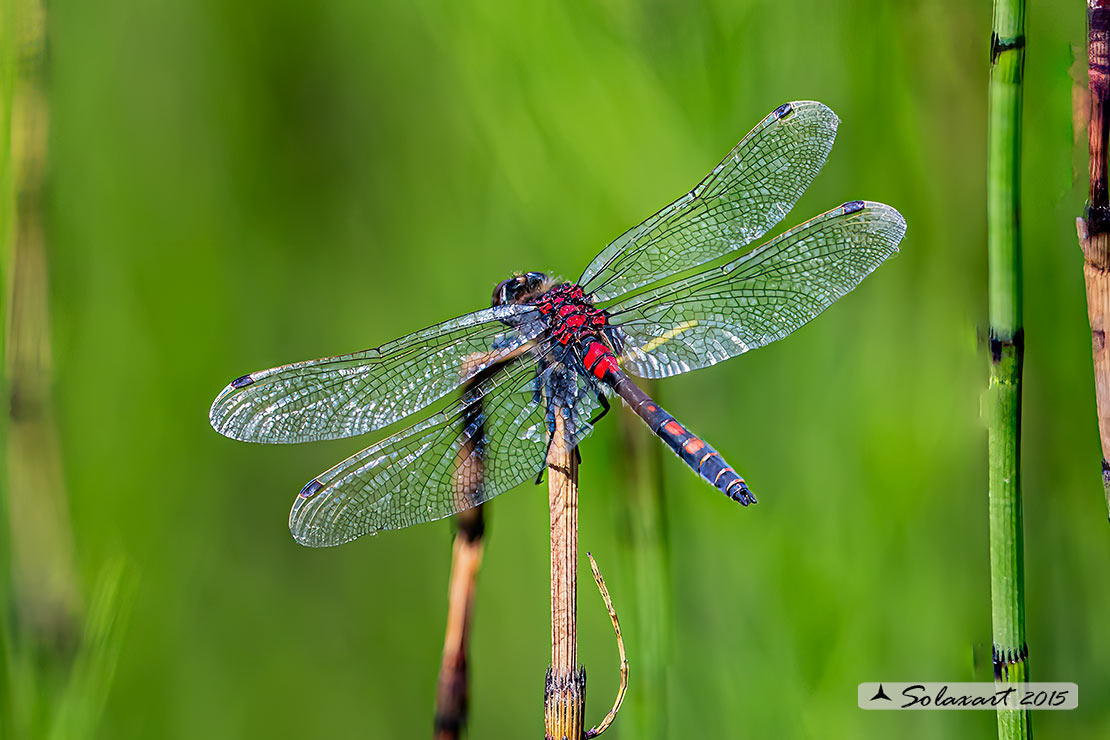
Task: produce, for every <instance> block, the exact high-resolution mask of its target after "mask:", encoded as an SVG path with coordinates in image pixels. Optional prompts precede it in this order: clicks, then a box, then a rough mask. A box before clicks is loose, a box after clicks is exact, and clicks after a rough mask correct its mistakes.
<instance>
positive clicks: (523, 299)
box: [493, 272, 553, 306]
mask: <svg viewBox="0 0 1110 740" xmlns="http://www.w3.org/2000/svg"><path fill="white" fill-rule="evenodd" d="M552 283H553V281H552V279H551V278H550V277H548V275H547V274H546V273H542V272H526V273H524V274H522V275H513V276H512V277H511V278H509V279H508V280H502V281H501V283H500V284H498V286H497V287H496V288H494V290H493V305H495V306H504V305H508V304H510V303H534V302H535V301H536V300H537V299H538V298H539V297H540V296H541V295H543V294H544V293H546V292H547V291H548V290H550V289H551V285H552Z"/></svg>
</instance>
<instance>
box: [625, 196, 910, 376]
mask: <svg viewBox="0 0 1110 740" xmlns="http://www.w3.org/2000/svg"><path fill="white" fill-rule="evenodd" d="M905 233H906V222H905V219H903V218H902V215H901V214H900V213H898V211H896V210H894V209H893V208H891V207H890V206H887V205H883V204H882V203H870V202H866V201H853V202H851V203H845V204H844V205H842V206H840V207H839V208H835V209H833V210H831V211H828V212H827V213H823V214H821V215H820V216H817V217H816V218H814V219H811V220H810V221H807V222H806V223H804V224H802V225H801V226H798V227H796V228H794V229H791V230H790V231H787V232H786V233H784V234H782V235H781V236H779V237H778V238H776V239H774V240H772V241H770V242H768V243H766V244H764V245H762V246H760V247H758V248H757V249H754V250H752V251H751V252H749V253H748V254H746V255H744V256H742V257H740V258H738V259H736V260H734V261H732V262H730V263H727V264H725V265H723V266H721V267H719V268H716V267H715V268H711V269H709V270H706V271H705V272H702V273H699V274H697V275H693V276H691V277H688V278H684V279H681V280H677V281H675V282H673V283H671V284H669V285H665V286H662V287H659V288H656V289H654V290H649V291H646V292H644V293H641V294H639V295H637V296H635V297H632V298H629V299H627V300H625V301H623V302H620V303H618V304H616V305H614V306H612V307H611V308H610V320H611V322H612V323H613V324H614V325H615V326H617V327H618V328H619V332H620V333H621V334H622V339H623V341H624V352H623V354H622V356H621V358H620V362H621V366H622V367H623V368H624V369H625V370H627V371H628V372H631V373H633V374H634V375H639V376H640V377H644V378H663V377H667V376H670V375H677V374H679V373H684V372H687V371H689V370H694V369H697V368H701V367H707V366H709V365H712V364H714V363H717V362H720V361H721V360H724V359H727V358H729V357H734V356H736V355H738V354H741V353H743V352H747V351H748V350H750V349H755V348H756V347H762V346H763V345H765V344H769V343H771V342H773V341H775V340H776V339H782V338H783V337H785V336H786V335H787V334H789V333H790V332H792V331H794V330H795V329H797V328H799V327H800V326H802V325H804V324H806V323H807V322H809V321H810V320H811V319H813V318H814V317H816V316H817V315H818V314H819V313H821V312H822V311H824V310H825V309H826V308H828V307H829V306H830V305H831V304H832V303H833V302H834V301H835V300H836V299H838V298H840V297H841V296H843V295H844V294H845V293H847V292H848V291H850V290H851V289H852V288H854V287H855V286H856V285H858V284H859V282H860V281H861V280H863V278H865V277H866V276H867V275H868V274H870V273H871V271H872V270H874V269H875V268H876V267H878V266H879V265H880V264H881V263H882V262H883V260H885V259H886V258H887V257H889V256H890V255H892V254H893V253H894V252H896V251H898V243H899V242H900V241H901V240H902V237H903V236H904V235H905Z"/></svg>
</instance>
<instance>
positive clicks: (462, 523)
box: [434, 349, 524, 740]
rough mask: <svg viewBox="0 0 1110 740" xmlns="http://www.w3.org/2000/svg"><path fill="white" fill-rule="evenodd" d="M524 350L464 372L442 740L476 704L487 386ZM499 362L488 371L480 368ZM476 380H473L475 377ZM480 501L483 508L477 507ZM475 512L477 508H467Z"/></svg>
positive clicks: (488, 358)
mask: <svg viewBox="0 0 1110 740" xmlns="http://www.w3.org/2000/svg"><path fill="white" fill-rule="evenodd" d="M523 351H524V350H523V349H521V350H520V352H514V353H512V354H510V355H509V356H508V357H504V358H498V357H497V356H495V355H494V354H493V353H475V354H473V355H471V356H469V357H467V358H466V359H465V360H464V361H463V363H462V367H461V368H460V372H461V373H462V376H463V377H464V378H465V377H470V380H469V381H467V382H466V384H465V385H464V386H463V391H462V400H463V404H464V405H465V410H466V412H465V413H464V415H463V422H462V430H461V432H460V438H459V451H458V455H457V456H456V464H455V497H456V500H457V505H458V507H459V508H460V509H462V511H460V512H459V514H457V515H456V516H455V519H454V521H455V544H454V546H453V547H452V550H451V580H450V584H449V586H448V602H447V627H446V629H445V630H444V637H443V662H442V663H441V664H440V668H439V682H438V684H437V686H436V712H435V734H434V737H435V738H436V740H456V739H457V738H458V737H460V736H461V735H462V732H463V730H464V729H465V728H466V720H467V709H468V704H469V700H470V691H469V681H468V677H467V645H468V643H469V640H470V623H471V617H472V615H473V611H474V595H475V588H476V586H477V582H478V569H479V567H481V564H482V550H483V548H484V544H483V537H484V535H485V530H486V522H485V507H484V506H483V505H481V503H480V499H479V498H478V496H479V494H480V493H481V484H482V480H483V478H484V475H485V470H484V460H482V457H481V455H480V454H479V453H480V450H481V449H482V444H481V443H482V442H483V437H484V435H485V426H484V424H483V423H482V420H483V414H484V409H483V406H482V392H481V391H482V388H481V386H482V383H484V382H486V381H487V380H488V379H489V378H490V377H491V376H492V375H493V374H494V373H496V372H497V371H499V370H500V369H501V368H503V367H504V365H505V363H506V362H509V361H510V360H512V359H513V358H515V357H517V356H518V355H519V354H520V353H522V352H523ZM494 360H496V362H494V364H492V365H490V367H488V368H485V369H484V370H478V372H477V373H475V372H474V371H475V369H476V368H479V367H481V366H482V365H484V364H486V363H489V362H493V361H494ZM471 376H473V377H471ZM475 501H478V502H479V503H478V505H477V506H474V503H475ZM467 507H472V508H467Z"/></svg>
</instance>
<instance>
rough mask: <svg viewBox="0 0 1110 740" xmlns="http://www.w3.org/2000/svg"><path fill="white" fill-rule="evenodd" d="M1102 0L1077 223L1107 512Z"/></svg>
mask: <svg viewBox="0 0 1110 740" xmlns="http://www.w3.org/2000/svg"><path fill="white" fill-rule="evenodd" d="M1107 5H1108V3H1107V2H1106V0H1088V2H1087V87H1088V90H1089V92H1090V96H1089V98H1090V107H1089V111H1088V112H1089V118H1088V123H1087V135H1088V140H1089V142H1090V187H1089V190H1088V195H1087V208H1086V213H1085V214H1084V217H1083V218H1079V219H1076V229H1077V231H1078V233H1079V246H1080V248H1081V249H1082V250H1083V262H1084V264H1083V277H1084V281H1085V282H1086V285H1087V317H1088V319H1089V321H1090V324H1091V354H1092V355H1093V361H1094V368H1095V403H1096V407H1097V410H1098V431H1099V439H1100V441H1101V443H1102V485H1103V493H1104V495H1105V496H1106V506H1107V511H1108V512H1110V462H1108V461H1110V345H1108V344H1107V341H1106V335H1107V331H1110V202H1108V194H1107V193H1108V189H1107V161H1106V157H1107V136H1108V134H1110V8H1108V7H1107Z"/></svg>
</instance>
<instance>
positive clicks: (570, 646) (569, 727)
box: [544, 409, 586, 740]
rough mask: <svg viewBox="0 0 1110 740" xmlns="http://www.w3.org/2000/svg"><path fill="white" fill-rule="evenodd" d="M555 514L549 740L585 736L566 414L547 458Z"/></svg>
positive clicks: (574, 463) (573, 467) (574, 464)
mask: <svg viewBox="0 0 1110 740" xmlns="http://www.w3.org/2000/svg"><path fill="white" fill-rule="evenodd" d="M547 483H548V503H549V506H550V514H551V666H550V668H548V670H547V687H546V691H545V692H544V730H545V734H546V737H547V738H549V739H550V740H564V739H566V740H581V738H582V737H583V734H584V732H585V713H586V671H585V670H583V669H580V668H579V667H578V647H577V612H578V574H577V561H578V458H577V456H576V455H575V453H574V448H573V447H572V446H570V445H568V444H567V439H566V432H565V427H564V421H563V415H562V412H561V410H560V409H555V430H554V434H553V436H552V440H551V447H550V450H549V452H548V456H547Z"/></svg>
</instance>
